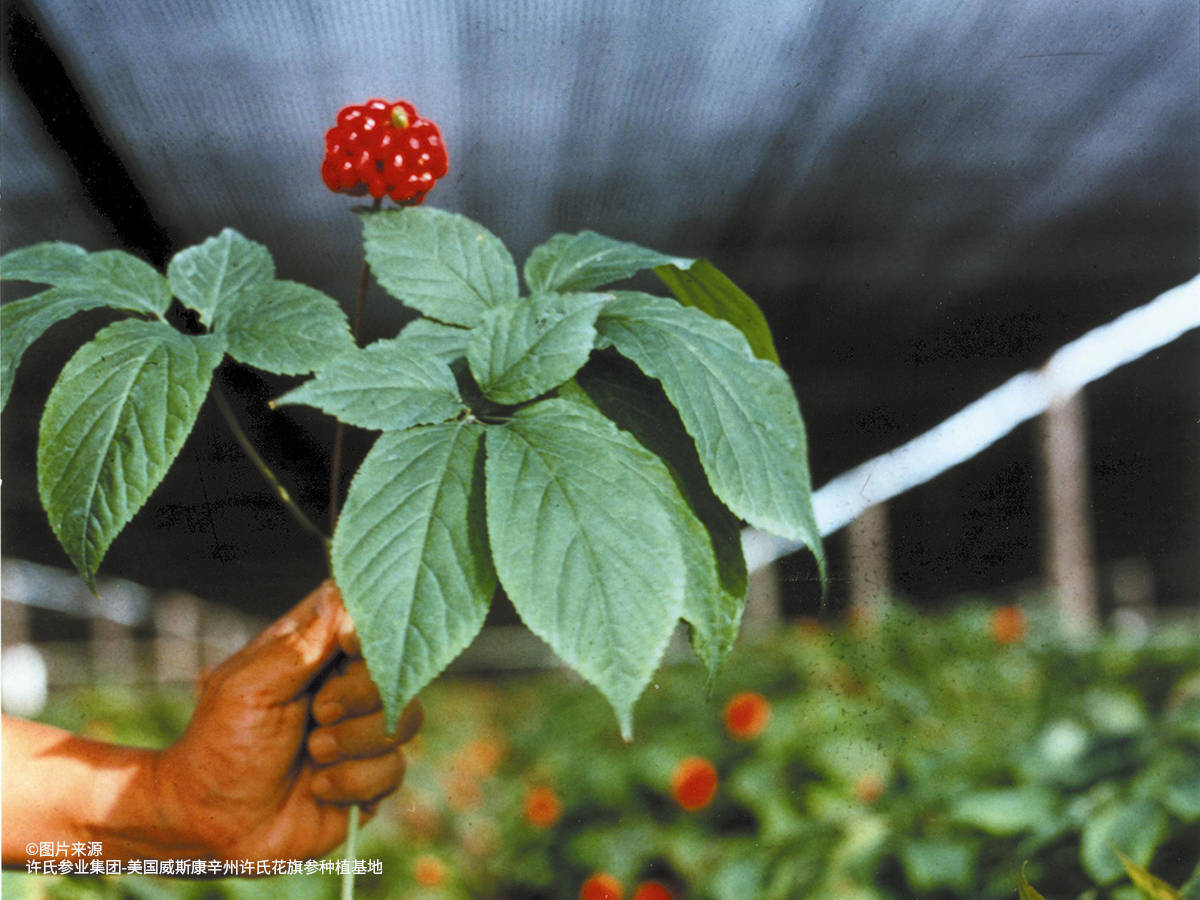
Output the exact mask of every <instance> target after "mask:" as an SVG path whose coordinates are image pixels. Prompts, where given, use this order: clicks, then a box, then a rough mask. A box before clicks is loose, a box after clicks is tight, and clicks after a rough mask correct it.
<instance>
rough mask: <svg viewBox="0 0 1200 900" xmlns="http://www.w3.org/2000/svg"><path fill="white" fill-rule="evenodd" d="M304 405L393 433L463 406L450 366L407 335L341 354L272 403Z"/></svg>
mask: <svg viewBox="0 0 1200 900" xmlns="http://www.w3.org/2000/svg"><path fill="white" fill-rule="evenodd" d="M290 403H304V404H307V405H308V406H315V407H316V408H317V409H320V410H323V411H325V412H327V413H329V415H331V416H335V417H336V418H338V419H340V420H341V421H343V422H345V423H347V424H349V425H357V426H358V427H359V428H375V429H380V430H382V431H398V430H400V429H402V428H408V427H409V426H411V425H424V424H431V423H434V422H444V421H445V420H446V419H449V418H452V417H453V416H455V415H456V414H457V413H458V412H460V411H461V410H463V409H465V407H464V405H463V401H462V398H461V397H460V396H459V393H458V383H457V382H456V381H455V379H454V373H453V372H451V371H450V366H449V365H447V364H446V363H445V362H444V361H442V360H441V359H439V358H438V357H437V356H435V355H433V354H429V353H426V352H424V351H423V348H422V347H421V345H420V344H419V343H418V340H417V339H413V338H412V337H411V336H408V337H405V336H400V337H395V338H392V339H390V340H384V341H376V342H375V343H374V344H371V346H369V347H367V348H366V349H363V350H353V351H351V352H348V353H344V354H342V355H341V356H339V357H338V358H337V359H335V360H334V361H333V362H332V363H330V364H329V365H328V366H326V367H325V368H324V369H322V370H321V371H320V372H318V373H317V375H316V377H315V378H313V379H312V380H311V381H306V382H305V383H304V384H302V385H300V386H299V387H298V388H296V389H295V390H292V391H289V392H288V393H286V394H284V395H283V396H282V397H280V398H279V399H278V400H276V401H275V402H274V403H273V404H272V406H282V405H287V404H290Z"/></svg>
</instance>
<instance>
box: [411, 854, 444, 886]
mask: <svg viewBox="0 0 1200 900" xmlns="http://www.w3.org/2000/svg"><path fill="white" fill-rule="evenodd" d="M413 877H414V878H415V879H416V880H417V883H418V884H423V885H425V886H426V887H437V886H438V885H439V884H441V883H442V882H444V881H445V880H446V866H445V864H444V863H443V862H442V861H441V860H440V859H438V858H437V857H436V856H434V855H433V854H431V853H426V854H424V855H422V856H418V857H417V858H416V859H415V860H414V861H413Z"/></svg>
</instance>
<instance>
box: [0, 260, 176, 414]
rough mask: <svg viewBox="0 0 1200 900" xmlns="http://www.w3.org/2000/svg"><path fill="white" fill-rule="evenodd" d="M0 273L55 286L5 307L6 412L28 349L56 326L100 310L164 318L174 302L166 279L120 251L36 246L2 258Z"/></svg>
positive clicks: (0, 324)
mask: <svg viewBox="0 0 1200 900" xmlns="http://www.w3.org/2000/svg"><path fill="white" fill-rule="evenodd" d="M0 275H2V277H3V278H4V279H5V280H10V281H31V282H40V283H43V284H51V285H54V287H53V288H51V289H50V290H48V291H42V292H41V293H40V294H35V295H34V296H32V297H28V298H26V299H24V300H17V301H14V302H13V303H6V304H5V305H4V306H3V307H0V330H3V332H4V340H3V342H2V344H0V409H3V408H4V407H5V406H6V405H7V404H8V398H9V395H10V394H11V393H12V383H13V380H14V378H15V377H16V373H17V368H18V366H19V365H20V364H21V358H22V357H23V356H24V354H25V351H26V350H28V349H29V347H30V346H31V345H32V344H33V343H34V341H36V340H37V339H38V338H39V337H41V336H42V335H43V334H44V333H45V332H46V330H47V329H48V328H50V327H51V326H52V325H55V324H57V323H58V322H61V321H63V320H64V319H68V318H70V317H71V316H73V315H75V313H78V312H83V311H84V310H89V309H97V308H100V307H111V308H114V309H121V310H126V311H129V312H136V313H142V314H149V315H154V316H160V315H161V314H162V313H163V312H164V311H165V310H166V309H167V307H168V306H169V305H170V303H171V291H170V288H168V287H167V283H166V281H165V280H164V279H163V277H162V276H161V275H159V274H158V273H157V272H155V271H154V269H152V268H151V267H150V266H148V265H147V264H146V263H144V262H142V261H141V260H139V259H135V258H134V257H132V256H130V255H129V254H128V253H122V252H121V251H119V250H110V251H106V252H104V253H90V254H89V253H87V252H86V251H85V250H84V249H83V248H82V247H77V246H76V245H74V244H64V243H58V242H47V243H42V244H34V245H32V246H30V247H22V248H20V249H18V250H13V251H12V252H10V253H6V254H5V255H4V257H3V258H0Z"/></svg>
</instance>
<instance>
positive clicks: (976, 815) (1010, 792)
mask: <svg viewBox="0 0 1200 900" xmlns="http://www.w3.org/2000/svg"><path fill="white" fill-rule="evenodd" d="M1054 814H1055V803H1054V795H1053V793H1051V792H1050V791H1048V790H1046V789H1044V788H1040V787H1036V786H1033V785H1027V786H1024V787H1019V788H997V789H994V790H983V791H976V792H974V793H971V794H967V795H966V796H964V797H962V798H960V799H959V800H958V801H957V802H956V803H955V804H954V806H953V807H952V808H951V811H950V815H951V817H952V818H953V819H954V820H955V821H957V822H961V823H963V824H965V825H973V826H974V827H976V828H979V829H981V830H983V831H986V832H987V833H988V834H996V835H1009V834H1020V833H1021V832H1023V831H1030V830H1033V829H1036V828H1037V827H1038V826H1040V825H1043V824H1045V823H1046V822H1047V821H1049V820H1051V819H1052V818H1054Z"/></svg>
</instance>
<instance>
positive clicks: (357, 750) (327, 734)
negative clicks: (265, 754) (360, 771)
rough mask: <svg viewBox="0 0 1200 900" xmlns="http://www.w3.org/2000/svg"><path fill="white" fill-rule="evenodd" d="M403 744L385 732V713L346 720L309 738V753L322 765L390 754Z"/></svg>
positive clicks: (316, 731) (322, 729) (320, 730)
mask: <svg viewBox="0 0 1200 900" xmlns="http://www.w3.org/2000/svg"><path fill="white" fill-rule="evenodd" d="M398 746H400V741H399V740H397V739H396V738H395V737H393V736H392V735H390V734H388V733H387V732H386V731H384V730H383V712H382V711H376V712H373V713H371V714H370V715H368V716H355V717H354V718H351V719H343V720H342V721H341V722H338V723H337V724H336V725H330V726H328V727H326V728H318V729H316V730H315V731H313V732H312V734H310V735H309V736H308V752H309V755H311V756H312V758H313V759H314V760H315V761H316V762H318V763H321V764H322V765H329V764H330V763H336V762H338V761H340V760H343V759H364V758H367V757H371V756H379V755H380V754H382V753H390V752H391V751H393V750H395V749H396V748H397V747H398Z"/></svg>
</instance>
